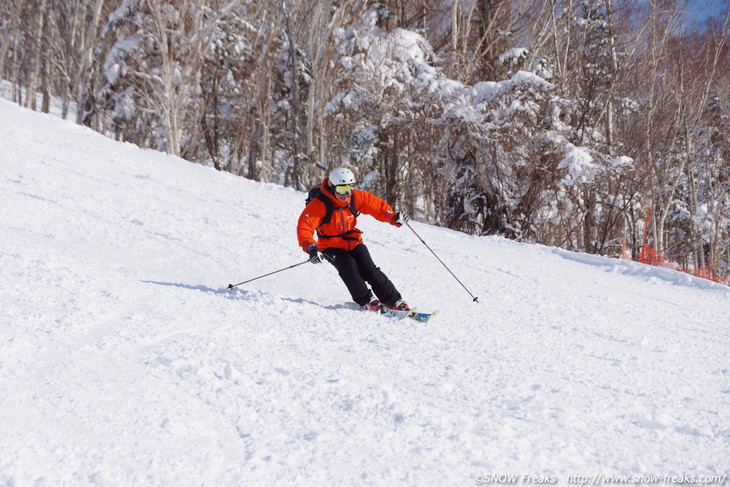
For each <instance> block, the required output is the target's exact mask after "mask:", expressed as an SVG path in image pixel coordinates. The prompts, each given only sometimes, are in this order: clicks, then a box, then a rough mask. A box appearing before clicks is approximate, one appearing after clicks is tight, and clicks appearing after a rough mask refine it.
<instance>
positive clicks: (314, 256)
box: [307, 244, 322, 264]
mask: <svg viewBox="0 0 730 487" xmlns="http://www.w3.org/2000/svg"><path fill="white" fill-rule="evenodd" d="M307 251H308V252H309V262H311V263H312V264H319V263H320V262H322V254H320V253H319V249H318V248H317V244H311V245H310V246H309V249H307Z"/></svg>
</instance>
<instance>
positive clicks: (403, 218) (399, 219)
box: [393, 211, 411, 227]
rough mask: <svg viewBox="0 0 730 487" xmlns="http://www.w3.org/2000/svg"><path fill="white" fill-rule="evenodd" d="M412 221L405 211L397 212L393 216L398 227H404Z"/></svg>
mask: <svg viewBox="0 0 730 487" xmlns="http://www.w3.org/2000/svg"><path fill="white" fill-rule="evenodd" d="M410 219H411V217H409V216H408V214H407V213H406V212H405V211H397V212H396V213H395V215H393V221H394V222H395V225H396V226H398V227H399V226H401V225H403V224H404V223H408V221H409V220H410Z"/></svg>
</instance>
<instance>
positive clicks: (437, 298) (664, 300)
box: [0, 100, 730, 487]
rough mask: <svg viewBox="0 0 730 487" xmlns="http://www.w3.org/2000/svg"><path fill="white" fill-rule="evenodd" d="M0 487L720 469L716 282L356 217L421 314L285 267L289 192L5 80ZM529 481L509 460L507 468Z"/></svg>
mask: <svg viewBox="0 0 730 487" xmlns="http://www.w3.org/2000/svg"><path fill="white" fill-rule="evenodd" d="M0 127H2V130H0V147H2V150H1V151H0V206H1V207H2V210H3V211H2V214H1V215H2V216H1V217H0V486H3V487H5V486H7V487H9V486H13V487H20V486H36V485H47V486H62V485H67V486H86V485H100V486H148V485H149V486H173V485H174V486H201V485H202V486H216V487H217V486H237V485H259V486H271V485H305V486H309V485H313V486H321V485H379V486H380V485H382V486H389V485H474V484H475V482H480V481H483V480H485V479H488V476H490V475H506V474H519V475H528V474H529V475H537V476H540V475H543V476H548V477H547V478H548V479H549V480H550V479H552V480H555V481H556V482H557V483H559V484H567V483H568V482H569V481H570V480H574V478H573V477H570V476H575V475H590V476H593V475H598V474H609V475H614V474H620V475H639V476H644V475H671V474H676V475H696V476H700V475H725V474H727V473H728V471H729V470H730V460H729V459H730V454H729V453H730V426H729V425H730V421H729V420H730V417H729V416H730V358H729V355H728V350H730V325H729V324H728V322H729V321H730V320H728V316H729V315H730V290H729V289H728V288H727V287H723V286H720V285H716V284H713V283H711V282H709V281H703V280H700V279H696V278H692V277H690V276H687V275H683V274H680V273H676V272H673V271H670V270H664V269H657V268H649V267H645V266H642V265H640V264H636V263H632V262H623V261H618V260H611V259H606V258H601V257H595V256H588V255H582V254H575V253H570V252H566V251H562V250H558V249H553V248H547V247H541V246H537V245H525V244H519V243H515V242H512V241H508V240H504V239H501V238H496V237H493V238H477V237H472V236H467V235H464V234H460V233H457V232H452V231H448V230H444V229H439V228H436V227H431V226H427V225H423V224H419V223H414V224H413V227H414V229H415V230H416V231H417V232H419V234H420V235H421V236H422V237H423V238H424V239H425V240H426V242H428V243H429V245H431V247H432V248H433V249H434V250H435V251H436V252H437V253H438V254H439V256H441V258H442V259H443V260H444V261H446V262H447V263H448V264H449V265H450V266H451V268H452V269H453V270H454V272H455V273H456V274H457V275H458V276H459V277H460V278H461V279H462V281H463V282H464V283H465V284H466V285H467V287H469V288H470V289H471V291H472V292H473V293H474V294H476V295H477V296H479V298H480V301H481V304H475V303H471V302H470V298H469V296H468V295H467V293H466V292H465V291H464V290H463V289H462V288H461V287H459V285H458V284H457V283H456V282H455V281H454V280H453V279H452V278H451V276H450V275H449V274H448V273H447V272H446V270H445V269H444V268H443V267H441V266H440V264H439V263H438V262H437V261H436V260H435V259H434V258H433V256H432V255H431V254H430V253H429V252H428V250H427V249H426V248H425V247H424V246H423V245H422V244H421V242H420V241H418V240H417V238H416V237H415V235H413V234H412V233H411V232H410V231H409V230H408V229H407V228H400V229H398V228H395V227H392V226H389V225H385V224H381V223H378V222H375V221H374V220H372V219H370V218H369V217H362V218H361V223H362V224H361V228H362V229H363V230H364V231H365V238H366V242H367V243H368V246H369V248H370V250H371V253H372V254H373V256H374V259H375V261H376V262H377V263H378V264H379V265H380V266H381V268H383V270H384V271H385V272H386V273H387V274H388V275H389V276H390V277H391V279H392V280H393V281H394V282H395V284H396V285H397V286H398V288H399V289H400V290H401V292H402V294H403V295H404V297H406V299H407V300H408V301H409V302H410V303H411V304H412V305H416V306H418V307H419V308H421V309H422V310H424V311H425V310H432V309H439V310H440V315H439V317H438V318H437V319H436V320H434V321H433V322H431V323H429V324H428V325H425V326H424V325H420V324H417V323H414V322H402V321H401V322H395V321H390V320H387V319H385V318H382V317H379V316H374V315H370V314H365V313H362V312H358V311H352V310H346V309H342V308H341V307H340V304H341V303H343V302H344V301H347V300H349V296H348V295H347V293H346V290H345V288H344V285H343V284H342V283H341V282H340V281H339V278H338V277H337V275H336V273H335V271H334V268H332V267H331V266H329V265H327V264H322V265H318V266H314V265H309V264H307V265H303V266H299V267H296V268H294V269H291V270H288V271H286V272H282V273H279V274H276V275H274V276H271V277H268V278H265V279H262V280H259V281H255V282H253V283H251V284H249V285H246V286H243V287H242V288H241V289H238V290H236V291H233V292H230V291H227V290H226V289H225V287H226V285H227V284H228V283H231V282H238V281H242V280H244V279H247V278H251V277H255V276H258V275H261V274H264V273H267V272H270V271H273V270H276V269H280V268H282V267H286V266H289V265H291V264H294V263H297V262H300V261H303V260H305V259H306V254H304V253H303V252H302V251H301V250H300V249H299V248H298V247H297V243H296V238H295V224H296V220H297V217H298V215H299V212H300V211H301V209H302V206H303V201H304V195H303V194H301V193H297V192H295V191H292V190H290V189H285V188H281V187H277V186H273V185H265V184H257V183H253V182H251V181H247V180H244V179H242V178H237V177H234V176H232V175H230V174H224V173H218V172H215V171H214V170H212V169H210V168H206V167H202V166H199V165H194V164H190V163H186V162H184V161H181V160H178V159H175V158H173V157H169V156H166V155H163V154H159V153H156V152H153V151H149V150H140V149H139V148H137V147H136V146H132V145H129V144H122V143H117V142H114V141H112V140H109V139H107V138H104V137H102V136H100V135H99V134H96V133H94V132H92V131H90V130H87V129H84V128H82V127H79V126H77V125H75V124H73V123H70V122H63V121H60V120H58V119H56V118H53V117H51V116H45V115H41V114H36V113H33V112H31V111H28V110H25V109H21V108H19V107H17V106H15V105H13V104H11V103H9V102H6V101H2V100H0ZM520 482H521V483H526V480H520Z"/></svg>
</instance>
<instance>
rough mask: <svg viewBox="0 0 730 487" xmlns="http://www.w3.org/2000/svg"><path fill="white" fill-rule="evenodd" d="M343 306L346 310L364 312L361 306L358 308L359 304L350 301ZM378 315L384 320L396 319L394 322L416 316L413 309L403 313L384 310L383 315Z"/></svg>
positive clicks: (395, 310)
mask: <svg viewBox="0 0 730 487" xmlns="http://www.w3.org/2000/svg"><path fill="white" fill-rule="evenodd" d="M345 306H346V307H348V308H352V309H356V310H360V311H365V310H364V309H363V308H362V306H360V305H359V304H357V303H355V302H352V301H348V302H347V303H345ZM380 314H382V315H383V316H385V317H386V318H393V319H396V320H402V319H405V318H408V317H410V316H412V315H414V314H416V309H415V308H411V309H406V310H403V311H401V310H397V309H386V310H385V313H380Z"/></svg>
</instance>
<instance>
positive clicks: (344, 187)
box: [335, 184, 355, 194]
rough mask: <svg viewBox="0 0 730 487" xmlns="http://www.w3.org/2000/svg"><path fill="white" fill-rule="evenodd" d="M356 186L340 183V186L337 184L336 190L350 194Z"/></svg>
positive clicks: (339, 192)
mask: <svg viewBox="0 0 730 487" xmlns="http://www.w3.org/2000/svg"><path fill="white" fill-rule="evenodd" d="M354 186H355V185H354V184H340V185H339V186H335V191H336V192H337V193H338V194H350V193H352V188H353V187H354Z"/></svg>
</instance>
